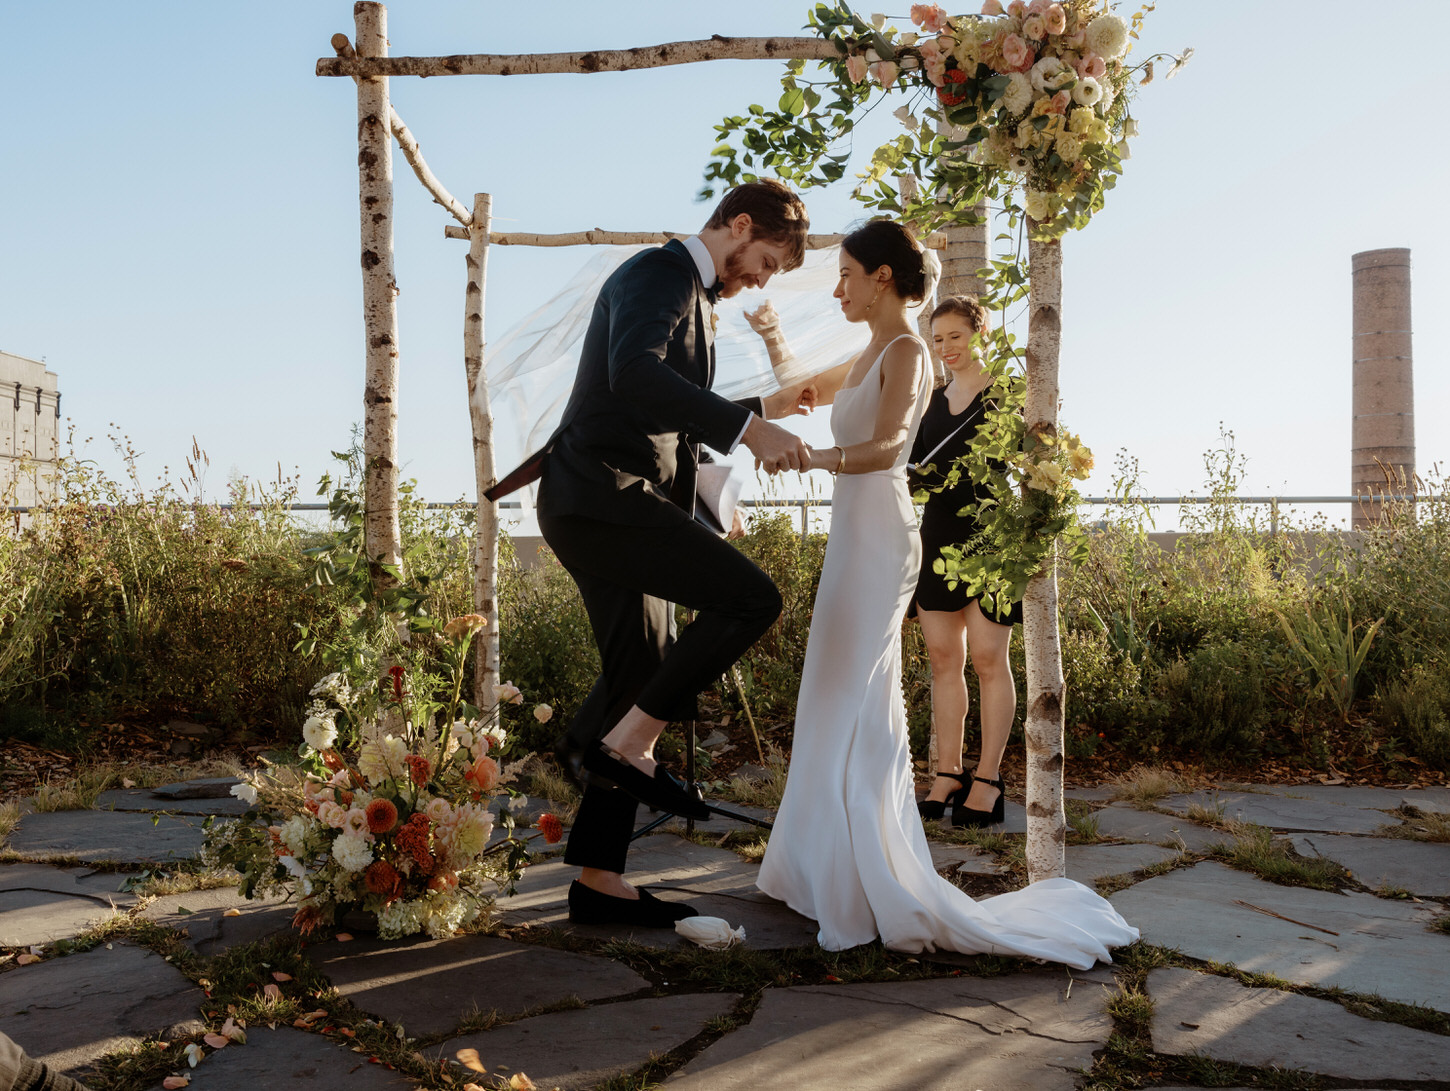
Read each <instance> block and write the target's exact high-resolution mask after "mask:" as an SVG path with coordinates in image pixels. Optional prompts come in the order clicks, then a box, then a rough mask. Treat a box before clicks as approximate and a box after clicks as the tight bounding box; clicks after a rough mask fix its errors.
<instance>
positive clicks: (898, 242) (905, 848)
mask: <svg viewBox="0 0 1450 1091" xmlns="http://www.w3.org/2000/svg"><path fill="white" fill-rule="evenodd" d="M929 294H930V289H929V287H928V285H927V275H926V261H925V258H924V255H923V253H922V251H921V250H920V249H919V248H918V247H917V245H916V243H915V241H914V240H913V239H912V237H911V235H910V234H909V233H908V232H907V230H906V229H905V228H903V227H902V226H901V225H900V224H898V223H896V222H894V221H891V220H873V221H872V222H870V223H868V224H866V225H865V226H864V227H862V228H860V229H858V230H856V231H854V232H852V233H851V234H850V235H847V236H846V238H845V240H844V241H843V242H842V244H841V257H840V280H839V281H838V283H837V285H836V290H835V293H834V295H835V298H836V299H838V300H840V302H841V310H842V312H843V313H844V315H845V317H846V319H847V321H850V322H865V323H866V325H867V328H868V329H869V330H870V332H871V341H870V343H869V344H868V345H867V346H866V349H865V351H863V352H862V353H861V355H860V356H858V357H857V358H856V359H855V360H853V361H851V362H849V363H846V364H842V365H840V366H839V367H836V368H832V369H831V370H829V371H826V372H823V373H822V374H821V375H820V376H819V377H818V378H817V380H816V391H817V395H816V402H817V404H820V405H825V404H831V436H832V439H834V440H835V441H836V442H835V446H833V447H829V448H824V449H815V450H812V452H811V466H810V468H811V469H823V470H828V471H830V472H831V473H833V474H835V475H836V484H835V491H834V495H833V497H832V500H831V534H830V536H829V538H828V540H827V545H826V557H825V563H824V567H823V568H822V571H821V581H820V587H819V590H818V591H817V593H816V603H815V612H814V614H813V616H812V619H811V631H810V640H809V643H808V645H807V648H806V662H805V669H804V671H803V673H802V675H801V688H800V696H799V700H798V703H797V708H796V723H795V738H794V742H793V744H792V753H791V763H790V771H789V774H788V776H787V779H786V787H785V796H784V798H783V800H782V801H781V806H780V813H779V815H778V816H777V818H776V821H775V832H774V833H773V834H772V835H771V839H770V844H769V846H768V847H767V849H766V853H765V859H764V861H763V862H762V864H761V867H760V877H759V878H758V880H757V883H756V885H757V886H759V888H760V889H761V890H762V891H764V892H765V893H766V894H768V895H770V896H771V897H774V898H778V899H780V900H781V901H784V902H785V903H786V904H787V905H789V906H790V907H791V908H792V909H794V910H796V911H797V912H799V913H802V914H804V915H806V916H808V917H810V918H812V919H813V920H815V921H816V922H817V923H818V924H819V932H818V936H817V938H818V939H819V941H820V944H821V946H822V947H824V948H826V949H827V950H832V951H838V950H843V949H845V948H847V947H854V946H856V945H857V944H861V943H868V942H870V941H872V940H874V939H876V938H877V937H878V936H879V937H880V938H881V940H882V942H884V943H885V944H886V946H888V947H890V948H892V949H893V950H898V951H932V950H936V949H937V948H944V949H947V950H951V951H959V952H963V953H969V954H971V953H991V954H1002V955H1019V956H1025V957H1029V958H1039V959H1047V960H1050V961H1054V962H1063V963H1066V964H1067V965H1069V966H1074V967H1078V968H1086V967H1089V966H1091V965H1092V964H1093V962H1094V961H1096V960H1098V959H1103V960H1108V959H1110V957H1111V956H1110V955H1109V954H1108V949H1109V948H1110V947H1116V946H1122V945H1124V944H1128V943H1131V942H1133V941H1134V940H1136V939H1137V938H1138V932H1137V930H1136V929H1135V928H1132V927H1131V926H1129V925H1128V924H1127V922H1126V921H1124V920H1123V918H1122V917H1121V916H1119V915H1118V913H1117V911H1116V910H1114V909H1113V907H1112V906H1111V905H1109V904H1108V903H1107V902H1106V901H1105V900H1104V899H1102V898H1101V897H1099V896H1098V895H1097V894H1095V893H1094V892H1093V891H1091V890H1089V889H1088V888H1087V887H1085V886H1083V885H1082V884H1080V883H1076V882H1073V881H1072V880H1070V879H1048V880H1045V881H1043V882H1039V883H1034V884H1032V885H1030V886H1028V887H1026V888H1025V889H1022V890H1018V891H1013V892H1011V893H1008V894H1001V895H998V896H997V897H994V898H986V899H983V900H982V901H980V902H974V901H973V900H972V899H971V898H970V897H968V896H967V895H966V894H965V893H964V892H963V891H962V890H960V889H959V888H957V887H956V886H954V885H953V884H951V883H950V882H948V881H947V880H945V879H943V878H942V877H941V876H939V875H937V873H936V871H935V869H934V868H933V867H932V861H931V853H930V851H929V850H928V848H927V842H926V835H925V833H924V831H923V829H922V824H921V818H920V816H919V815H918V813H917V807H916V801H915V792H914V790H913V782H912V771H911V754H910V750H909V748H908V743H907V732H906V709H905V704H904V702H903V698H902V692H901V623H902V618H903V616H904V615H905V612H906V607H907V603H908V602H909V601H910V599H911V594H912V591H913V590H914V589H915V587H916V582H917V572H918V570H919V569H920V566H921V559H922V558H921V544H920V539H919V538H918V536H917V533H916V518H915V514H914V512H913V510H912V506H911V497H910V494H909V492H908V490H907V483H906V461H907V455H908V452H909V451H910V450H911V442H912V439H913V437H914V436H915V434H916V430H917V428H918V426H919V425H920V423H921V417H922V413H923V411H924V410H925V408H926V404H927V400H928V397H929V396H930V393H931V388H932V381H931V367H930V362H929V359H928V356H927V350H926V346H925V345H923V344H922V342H921V341H920V340H919V339H918V338H917V337H916V335H915V334H914V333H913V332H912V324H911V321H910V320H909V319H908V317H907V308H908V306H909V305H911V304H913V303H920V302H921V301H922V300H923V299H925V298H926V297H927V296H928V295H929ZM750 318H751V324H752V325H753V326H755V327H756V329H757V331H758V332H760V333H761V334H762V336H765V337H766V341H767V345H768V346H770V347H771V351H772V355H773V356H774V355H775V353H776V352H777V351H778V349H779V347H780V345H781V342H780V339H779V337H778V336H775V334H777V332H778V331H777V330H776V329H775V328H773V327H772V326H771V325H770V324H769V323H770V312H769V311H768V309H767V308H762V309H761V311H760V312H757V314H756V315H753V316H750Z"/></svg>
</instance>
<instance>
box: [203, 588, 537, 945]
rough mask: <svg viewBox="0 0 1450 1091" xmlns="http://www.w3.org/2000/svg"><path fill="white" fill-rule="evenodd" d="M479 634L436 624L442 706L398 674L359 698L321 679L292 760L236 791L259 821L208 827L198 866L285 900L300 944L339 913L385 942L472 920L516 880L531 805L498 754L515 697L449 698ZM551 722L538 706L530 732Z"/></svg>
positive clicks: (469, 623) (346, 683)
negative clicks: (443, 657)
mask: <svg viewBox="0 0 1450 1091" xmlns="http://www.w3.org/2000/svg"><path fill="white" fill-rule="evenodd" d="M483 624H484V619H483V618H482V617H480V616H479V615H476V614H470V615H465V616H463V617H460V618H455V619H453V620H452V621H450V622H449V623H448V624H447V626H445V627H444V630H443V632H444V635H445V637H446V639H447V640H448V641H449V642H450V647H449V660H450V663H451V665H452V666H453V668H454V670H453V679H452V693H451V695H450V696H449V698H448V699H447V700H446V701H444V702H432V701H428V700H420V699H418V698H417V696H416V695H415V694H412V693H410V691H409V688H408V685H407V679H406V676H405V672H404V670H403V668H401V667H396V666H394V667H392V668H390V669H389V670H388V672H387V673H386V674H385V675H384V676H383V678H382V681H381V684H369V685H367V686H364V687H361V688H359V687H358V686H357V685H356V684H355V681H354V680H351V679H349V678H348V677H346V676H345V675H343V674H340V673H335V674H330V675H328V676H327V677H325V678H323V679H322V680H321V681H320V682H318V683H317V685H316V686H314V687H313V689H312V697H313V702H312V705H311V706H310V708H309V710H308V713H309V714H308V717H307V721H306V723H305V724H304V725H303V728H302V735H303V740H302V743H301V745H300V746H299V748H298V759H299V760H298V762H297V763H296V764H288V765H274V766H271V767H269V768H268V769H266V770H265V771H263V772H261V773H258V774H255V775H253V776H250V777H247V778H245V779H244V780H243V782H242V783H241V784H239V785H237V786H236V787H235V788H234V789H233V790H232V794H233V795H236V796H238V797H239V798H241V799H243V800H244V801H246V802H248V803H251V804H253V805H255V806H256V808H257V809H258V811H259V812H260V815H259V817H260V821H257V820H254V819H244V820H239V821H234V822H227V823H222V824H219V825H216V826H214V827H213V828H212V829H211V830H210V831H209V832H208V837H207V853H206V859H207V862H208V863H210V864H213V865H217V866H230V867H232V868H234V869H235V870H237V871H238V872H240V873H241V876H242V880H241V884H240V890H241V892H242V893H243V894H244V895H246V896H247V897H249V898H250V897H254V896H256V895H258V894H266V893H270V892H277V891H282V892H286V893H288V894H290V895H293V896H295V897H296V899H297V912H296V915H295V917H294V918H293V925H294V927H296V928H297V929H298V930H299V931H301V932H304V933H306V932H310V931H312V930H313V929H315V928H317V927H319V926H322V925H326V924H335V923H337V922H338V921H340V920H341V918H342V916H343V915H344V914H346V913H348V912H349V911H362V912H370V913H374V914H376V916H377V928H378V934H379V935H380V936H382V937H383V938H385V939H394V938H397V937H400V936H407V935H412V934H414V933H416V932H419V931H426V932H427V933H428V934H429V935H430V936H433V937H434V938H439V939H441V938H443V937H445V936H448V935H451V934H453V933H454V932H455V931H457V930H458V929H459V928H462V927H464V926H466V925H468V924H471V923H473V922H474V921H476V920H477V919H478V918H479V917H480V916H481V915H482V914H483V913H484V912H485V911H486V910H487V909H488V907H489V906H490V905H491V904H492V903H493V900H494V898H495V896H496V895H497V893H498V891H499V890H500V889H501V888H503V887H506V886H508V885H511V884H512V882H513V881H514V880H515V879H516V878H517V877H518V874H519V871H520V869H521V868H522V866H523V864H524V863H525V861H526V860H527V857H528V854H529V841H530V840H531V839H532V837H530V838H526V837H521V836H516V835H515V826H514V817H513V816H514V811H515V810H517V809H518V808H519V807H520V806H521V805H522V804H523V803H525V802H527V799H526V797H524V796H523V795H522V794H521V793H520V792H519V791H518V789H517V788H516V787H514V783H513V782H514V779H515V776H516V773H517V765H518V764H520V763H512V764H510V763H507V762H504V761H502V760H501V759H500V757H498V756H495V755H501V754H502V752H503V750H504V747H505V745H506V743H507V735H506V733H505V731H504V728H503V726H502V720H503V713H504V711H505V710H507V709H509V708H512V707H514V706H517V705H520V704H522V702H523V695H522V694H521V693H520V692H519V690H518V689H517V688H516V687H514V686H513V685H511V684H508V683H504V684H503V685H500V686H498V687H496V689H495V694H494V697H495V705H494V706H493V707H492V708H491V709H488V710H483V711H480V710H478V709H474V708H472V707H471V706H468V705H466V704H465V703H464V702H462V701H461V700H460V699H459V690H460V688H461V679H462V666H463V663H464V662H465V661H466V658H467V651H468V646H469V644H470V642H471V641H472V639H473V637H474V635H475V634H476V633H477V632H478V631H479V630H480V629H482V628H483ZM460 712H461V713H464V715H459V713H460ZM551 715H552V710H551V709H550V708H549V707H548V706H547V705H538V706H536V707H535V709H534V716H535V718H536V719H538V720H540V721H545V720H547V719H549V717H550V716H551ZM494 804H496V806H491V805H494ZM537 826H538V833H537V834H535V835H533V836H536V837H542V838H543V839H544V841H545V842H547V843H553V842H557V841H558V840H559V839H560V836H561V835H562V829H561V825H560V822H559V820H558V819H557V818H556V817H554V816H553V815H548V814H546V815H543V816H542V817H541V818H540V819H539V820H538V823H537ZM496 827H500V828H501V829H502V832H503V834H504V836H502V837H495V828H496Z"/></svg>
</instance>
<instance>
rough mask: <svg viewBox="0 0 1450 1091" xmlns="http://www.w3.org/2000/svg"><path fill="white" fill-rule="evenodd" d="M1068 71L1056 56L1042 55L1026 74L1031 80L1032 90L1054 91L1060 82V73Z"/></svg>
mask: <svg viewBox="0 0 1450 1091" xmlns="http://www.w3.org/2000/svg"><path fill="white" fill-rule="evenodd" d="M1068 71H1069V69H1066V68H1064V67H1063V63H1062V61H1060V60H1058V59H1057V58H1056V57H1043V58H1042V59H1041V60H1039V61H1038V62H1037V63H1036V64H1034V65H1033V66H1032V68H1031V69H1030V70H1029V71H1028V73H1027V75H1028V78H1029V79H1031V80H1032V87H1033V89H1034V90H1037V91H1056V90H1057V87H1058V84H1059V83H1060V82H1062V77H1061V74H1062V73H1064V72H1068Z"/></svg>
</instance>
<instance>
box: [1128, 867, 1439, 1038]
mask: <svg viewBox="0 0 1450 1091" xmlns="http://www.w3.org/2000/svg"><path fill="white" fill-rule="evenodd" d="M1109 900H1110V901H1111V902H1112V903H1113V905H1114V906H1115V907H1116V908H1117V910H1118V912H1120V913H1122V914H1123V916H1124V917H1126V918H1127V920H1128V923H1130V924H1133V925H1136V926H1137V927H1138V928H1139V929H1140V930H1141V932H1142V933H1143V939H1144V940H1146V941H1147V942H1148V943H1153V944H1159V945H1161V946H1164V947H1173V948H1177V949H1178V950H1179V951H1181V952H1182V953H1184V954H1185V955H1189V956H1191V957H1193V958H1201V959H1207V960H1212V961H1216V962H1225V963H1231V964H1233V965H1235V966H1237V967H1238V968H1239V969H1241V970H1249V971H1252V972H1255V973H1266V974H1275V975H1277V976H1279V977H1282V978H1284V979H1285V980H1287V981H1294V982H1298V983H1301V984H1312V985H1325V986H1331V985H1336V986H1339V987H1340V988H1343V989H1347V990H1349V991H1350V992H1357V993H1378V994H1379V995H1380V996H1383V997H1385V998H1386V999H1388V1000H1399V1001H1401V1002H1403V1003H1407V1004H1424V1005H1427V1006H1429V1007H1433V1008H1437V1009H1439V1010H1441V1011H1450V975H1447V974H1446V973H1445V972H1444V967H1445V965H1446V960H1447V959H1450V936H1446V935H1442V934H1439V933H1435V932H1431V931H1429V930H1428V929H1427V928H1426V927H1425V926H1426V924H1427V923H1428V922H1429V921H1430V920H1432V919H1433V918H1434V917H1435V915H1436V913H1437V911H1438V910H1439V906H1437V905H1416V904H1413V903H1406V902H1400V901H1394V900H1390V899H1386V898H1377V897H1375V896H1374V895H1373V894H1333V893H1329V892H1327V891H1322V890H1308V889H1305V888H1303V887H1291V886H1279V885H1277V884H1275V883H1267V882H1264V881H1263V880H1262V879H1259V878H1257V877H1255V876H1253V875H1249V874H1247V873H1246V872H1241V871H1235V870H1233V869H1232V868H1228V867H1225V866H1224V865H1222V864H1218V863H1213V862H1205V863H1201V864H1196V865H1195V866H1193V867H1191V868H1183V869H1180V870H1178V871H1174V872H1170V873H1169V874H1167V875H1160V876H1158V877H1157V878H1154V879H1147V880H1144V881H1143V882H1141V883H1138V884H1136V885H1135V886H1131V887H1129V888H1128V889H1127V890H1123V891H1119V892H1118V893H1117V894H1114V895H1113V896H1112V897H1111V898H1110V899H1109ZM1239 902H1247V903H1249V905H1253V906H1258V907H1259V908H1261V909H1266V910H1269V911H1270V912H1273V913H1278V914H1280V915H1282V916H1285V917H1289V918H1292V921H1284V920H1279V919H1277V918H1276V917H1271V916H1268V915H1267V914H1265V913H1260V912H1257V911H1255V910H1254V909H1250V908H1248V907H1247V906H1244V905H1239V904H1238V903H1239ZM1311 926H1312V927H1311ZM1320 929H1328V931H1321V930H1320ZM1331 932H1333V933H1337V934H1334V935H1331V934H1330V933H1331Z"/></svg>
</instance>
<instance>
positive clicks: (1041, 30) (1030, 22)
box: [1022, 15, 1047, 42]
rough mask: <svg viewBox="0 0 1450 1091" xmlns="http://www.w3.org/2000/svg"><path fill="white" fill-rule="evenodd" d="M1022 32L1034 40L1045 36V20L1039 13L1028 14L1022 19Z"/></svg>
mask: <svg viewBox="0 0 1450 1091" xmlns="http://www.w3.org/2000/svg"><path fill="white" fill-rule="evenodd" d="M1022 33H1023V34H1024V35H1025V36H1026V37H1028V38H1031V39H1032V40H1033V41H1034V42H1040V41H1042V39H1043V38H1046V37H1047V22H1046V20H1044V19H1043V18H1042V16H1040V15H1029V16H1028V17H1027V18H1026V19H1023V20H1022Z"/></svg>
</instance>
